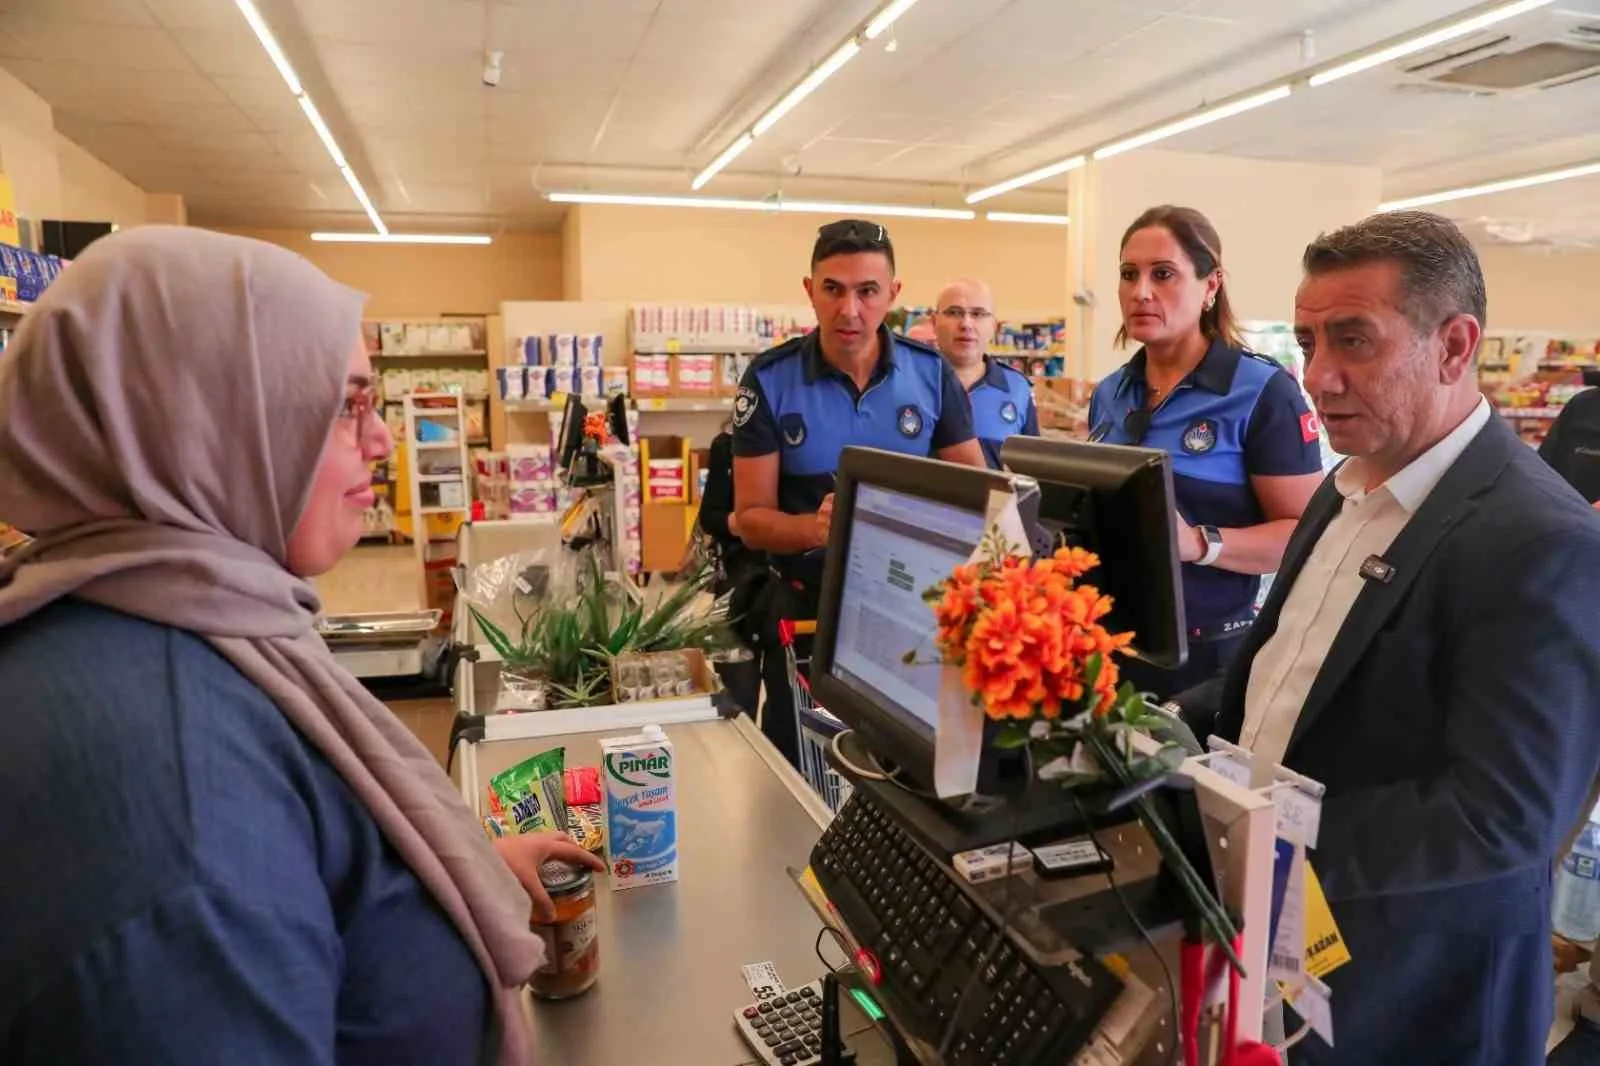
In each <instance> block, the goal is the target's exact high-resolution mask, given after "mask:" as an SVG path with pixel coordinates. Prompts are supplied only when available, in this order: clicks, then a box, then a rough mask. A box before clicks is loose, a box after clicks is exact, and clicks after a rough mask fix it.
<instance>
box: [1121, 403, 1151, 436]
mask: <svg viewBox="0 0 1600 1066" xmlns="http://www.w3.org/2000/svg"><path fill="white" fill-rule="evenodd" d="M1151 414H1152V412H1151V410H1150V408H1148V407H1135V408H1134V409H1133V410H1131V411H1129V412H1128V417H1127V418H1124V419H1123V420H1122V432H1124V433H1126V434H1127V435H1128V443H1129V444H1143V443H1144V438H1145V437H1146V435H1148V434H1149V432H1150V417H1151Z"/></svg>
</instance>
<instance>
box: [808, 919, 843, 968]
mask: <svg viewBox="0 0 1600 1066" xmlns="http://www.w3.org/2000/svg"><path fill="white" fill-rule="evenodd" d="M830 934H831V935H832V936H833V943H834V946H835V947H837V948H838V949H839V950H840V951H841V952H843V953H844V957H845V959H846V960H848V959H849V958H850V949H849V948H848V947H847V946H845V942H844V936H843V935H842V934H841V933H840V932H839V930H837V929H835V928H834V927H833V926H831V925H824V926H823V927H822V928H821V929H818V930H817V942H816V943H815V944H813V945H812V950H813V951H815V952H816V953H817V959H818V960H819V961H820V962H821V963H822V965H824V966H826V967H827V968H828V972H829V973H838V972H839V971H841V970H844V969H847V968H848V967H849V966H850V963H849V962H848V961H846V962H845V964H844V965H843V966H835V965H834V964H833V963H831V962H829V961H828V960H827V957H826V956H824V955H823V954H822V938H823V937H825V936H828V935H830Z"/></svg>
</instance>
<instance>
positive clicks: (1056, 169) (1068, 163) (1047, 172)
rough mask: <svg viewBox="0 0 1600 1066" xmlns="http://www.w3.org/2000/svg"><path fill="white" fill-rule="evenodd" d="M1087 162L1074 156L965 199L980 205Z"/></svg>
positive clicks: (1019, 175) (1080, 157) (1085, 157)
mask: <svg viewBox="0 0 1600 1066" xmlns="http://www.w3.org/2000/svg"><path fill="white" fill-rule="evenodd" d="M1088 161H1089V157H1088V156H1082V155H1075V156H1073V157H1072V158H1071V159H1063V160H1061V161H1060V162H1059V163H1051V164H1050V165H1049V166H1046V167H1040V168H1039V169H1038V170H1030V171H1028V172H1027V173H1026V174H1018V175H1017V176H1016V177H1014V178H1008V179H1007V180H1005V181H1002V182H1000V183H999V184H997V185H990V186H987V187H986V188H982V189H979V190H978V191H977V192H975V193H973V194H972V195H971V196H968V197H967V203H969V204H980V203H982V202H983V201H985V200H988V199H991V198H993V197H996V196H999V195H1000V194H1001V193H1005V192H1010V191H1011V190H1012V189H1020V188H1022V187H1023V186H1024V185H1032V184H1033V183H1034V182H1036V181H1044V180H1045V179H1046V178H1053V177H1055V176H1056V175H1057V174H1065V173H1066V172H1067V171H1069V170H1077V169H1078V168H1079V167H1081V166H1083V165H1084V164H1085V163H1087V162H1088Z"/></svg>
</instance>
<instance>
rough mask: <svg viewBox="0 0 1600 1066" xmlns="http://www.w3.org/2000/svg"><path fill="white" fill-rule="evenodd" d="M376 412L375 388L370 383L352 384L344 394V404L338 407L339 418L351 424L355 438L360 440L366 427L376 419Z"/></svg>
mask: <svg viewBox="0 0 1600 1066" xmlns="http://www.w3.org/2000/svg"><path fill="white" fill-rule="evenodd" d="M377 413H378V390H377V388H376V387H374V386H372V385H352V386H350V391H349V392H347V393H346V394H345V397H344V406H343V407H341V408H339V419H340V421H344V422H350V423H351V424H352V425H353V427H354V428H355V431H356V439H357V440H358V441H360V440H364V439H365V438H366V435H367V428H368V427H369V426H370V425H371V424H372V423H373V421H375V420H376V418H377Z"/></svg>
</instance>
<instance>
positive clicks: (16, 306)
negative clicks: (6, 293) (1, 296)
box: [0, 300, 33, 318]
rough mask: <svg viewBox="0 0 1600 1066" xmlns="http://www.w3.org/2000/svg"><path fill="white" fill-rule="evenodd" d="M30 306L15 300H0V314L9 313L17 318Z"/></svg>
mask: <svg viewBox="0 0 1600 1066" xmlns="http://www.w3.org/2000/svg"><path fill="white" fill-rule="evenodd" d="M32 306H33V305H32V304H24V303H18V302H17V301H15V300H0V316H4V315H9V316H11V317H12V318H17V317H20V316H21V315H22V314H23V313H25V312H26V311H27V310H28V308H30V307H32Z"/></svg>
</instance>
